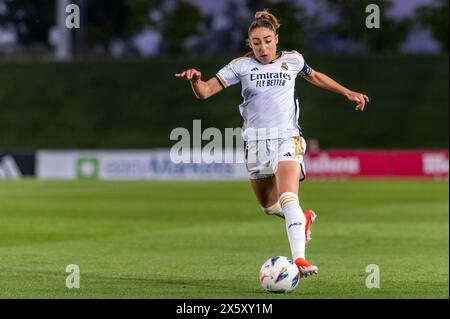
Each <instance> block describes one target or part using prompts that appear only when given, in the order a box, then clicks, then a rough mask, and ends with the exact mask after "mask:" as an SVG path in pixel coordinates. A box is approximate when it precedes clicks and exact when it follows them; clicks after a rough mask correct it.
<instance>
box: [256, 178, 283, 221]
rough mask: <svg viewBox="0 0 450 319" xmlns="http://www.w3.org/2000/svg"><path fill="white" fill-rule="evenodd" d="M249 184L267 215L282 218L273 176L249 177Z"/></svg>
mask: <svg viewBox="0 0 450 319" xmlns="http://www.w3.org/2000/svg"><path fill="white" fill-rule="evenodd" d="M250 185H251V186H252V189H253V192H254V193H255V196H256V199H257V200H258V203H259V205H260V206H261V208H262V210H263V211H264V212H265V213H266V214H267V215H276V216H279V217H281V218H284V215H283V211H282V209H281V206H280V203H279V202H278V190H277V183H276V181H275V176H271V177H267V178H261V179H251V180H250Z"/></svg>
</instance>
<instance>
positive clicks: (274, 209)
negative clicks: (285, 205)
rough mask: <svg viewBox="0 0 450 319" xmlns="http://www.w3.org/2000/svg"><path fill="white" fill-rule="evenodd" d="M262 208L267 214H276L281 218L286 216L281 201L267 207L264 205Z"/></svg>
mask: <svg viewBox="0 0 450 319" xmlns="http://www.w3.org/2000/svg"><path fill="white" fill-rule="evenodd" d="M262 210H263V211H264V213H266V214H267V215H276V216H279V217H281V218H284V214H283V210H282V209H281V206H280V202H276V203H275V204H273V205H272V206H270V207H267V208H264V207H262Z"/></svg>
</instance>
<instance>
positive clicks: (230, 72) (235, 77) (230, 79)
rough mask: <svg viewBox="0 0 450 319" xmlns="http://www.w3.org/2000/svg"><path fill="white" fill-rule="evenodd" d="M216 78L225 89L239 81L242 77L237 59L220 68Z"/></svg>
mask: <svg viewBox="0 0 450 319" xmlns="http://www.w3.org/2000/svg"><path fill="white" fill-rule="evenodd" d="M216 78H217V80H218V81H219V83H220V85H221V86H222V87H223V88H224V89H225V88H227V87H229V86H232V85H234V84H237V83H239V82H240V81H241V79H240V78H239V73H238V66H237V63H236V62H235V60H233V61H231V62H230V63H228V64H227V65H226V66H224V67H223V68H222V69H220V70H219V72H217V74H216Z"/></svg>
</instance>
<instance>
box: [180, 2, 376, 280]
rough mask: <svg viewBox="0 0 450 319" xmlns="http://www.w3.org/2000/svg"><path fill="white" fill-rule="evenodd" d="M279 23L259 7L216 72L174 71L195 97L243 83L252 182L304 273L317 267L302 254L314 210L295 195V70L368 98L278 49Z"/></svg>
mask: <svg viewBox="0 0 450 319" xmlns="http://www.w3.org/2000/svg"><path fill="white" fill-rule="evenodd" d="M279 26H280V24H279V23H278V20H277V19H276V17H275V16H273V15H272V14H270V13H269V12H268V11H267V10H265V11H258V12H256V14H255V20H254V21H253V22H252V23H251V25H250V27H249V29H248V40H247V41H248V45H249V47H250V48H251V49H252V51H251V52H249V53H248V54H247V55H246V56H244V57H241V58H237V59H235V60H233V61H231V62H230V63H229V64H228V65H226V66H225V67H224V68H222V69H221V70H220V71H219V72H218V73H217V74H216V76H215V77H213V78H211V79H209V80H208V81H206V82H205V81H202V80H201V72H200V71H198V70H196V69H189V70H186V71H184V72H182V73H179V74H176V75H175V76H176V77H179V78H183V79H185V80H187V81H189V82H190V84H191V87H192V90H193V91H194V94H195V96H196V97H197V98H198V99H201V100H204V99H207V98H209V97H211V96H212V95H214V94H216V93H218V92H220V91H222V90H223V89H225V88H227V87H229V86H231V85H234V84H237V83H239V82H240V83H241V86H242V97H243V99H244V100H243V102H242V104H240V106H239V108H240V112H241V115H242V117H243V119H244V125H243V134H242V135H243V138H244V142H245V159H246V166H247V170H248V173H249V179H250V184H251V186H252V189H253V191H254V193H255V195H256V198H257V200H258V202H259V204H260V205H261V207H262V209H263V210H264V212H266V213H267V214H271V215H278V216H281V217H283V218H284V219H285V223H286V231H287V235H288V239H289V244H290V248H291V252H292V257H293V260H294V261H295V264H296V265H297V266H298V268H299V271H300V274H301V276H302V277H307V276H309V275H312V274H317V272H318V268H317V267H316V266H315V265H312V264H310V263H309V262H308V261H306V259H305V245H306V243H307V241H309V240H310V230H309V228H310V224H311V223H312V222H313V221H314V219H315V217H316V216H315V214H314V213H313V212H312V211H306V212H305V214H303V211H302V209H301V207H300V203H299V199H298V195H297V194H298V190H299V181H301V180H303V179H304V177H305V176H304V175H305V170H304V163H303V155H304V153H305V150H306V143H305V140H304V139H303V137H302V132H301V129H300V127H299V126H298V116H299V104H298V98H297V97H296V92H295V80H296V77H297V76H298V75H300V76H301V77H302V78H304V79H305V80H306V81H308V82H310V83H312V84H314V85H316V86H318V87H320V88H323V89H326V90H330V91H333V92H336V93H338V94H342V95H343V96H345V97H346V98H347V99H348V100H350V101H353V102H356V110H360V111H363V110H364V107H365V104H366V101H367V102H369V98H368V97H367V96H366V95H364V94H361V93H358V92H354V91H351V90H349V89H347V88H345V87H343V86H342V85H340V84H339V83H337V82H335V81H334V80H332V79H331V78H330V77H328V76H326V75H325V74H323V73H320V72H318V71H314V70H313V69H312V68H311V67H309V66H308V65H307V64H306V62H305V60H304V58H303V56H302V55H301V54H300V53H298V52H297V51H280V52H279V51H277V44H278V35H277V32H276V30H277V29H278V28H279Z"/></svg>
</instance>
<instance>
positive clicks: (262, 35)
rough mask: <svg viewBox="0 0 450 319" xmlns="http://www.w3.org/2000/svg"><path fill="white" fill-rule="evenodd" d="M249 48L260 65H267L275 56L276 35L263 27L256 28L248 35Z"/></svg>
mask: <svg viewBox="0 0 450 319" xmlns="http://www.w3.org/2000/svg"><path fill="white" fill-rule="evenodd" d="M249 43H250V47H251V48H252V50H253V53H254V54H255V57H256V59H258V61H260V62H261V63H262V64H267V63H269V62H271V61H272V60H274V59H275V57H276V55H277V44H278V35H277V34H275V33H274V32H273V31H272V30H270V29H268V28H264V27H260V28H256V29H254V30H253V31H252V33H250V38H249Z"/></svg>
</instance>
